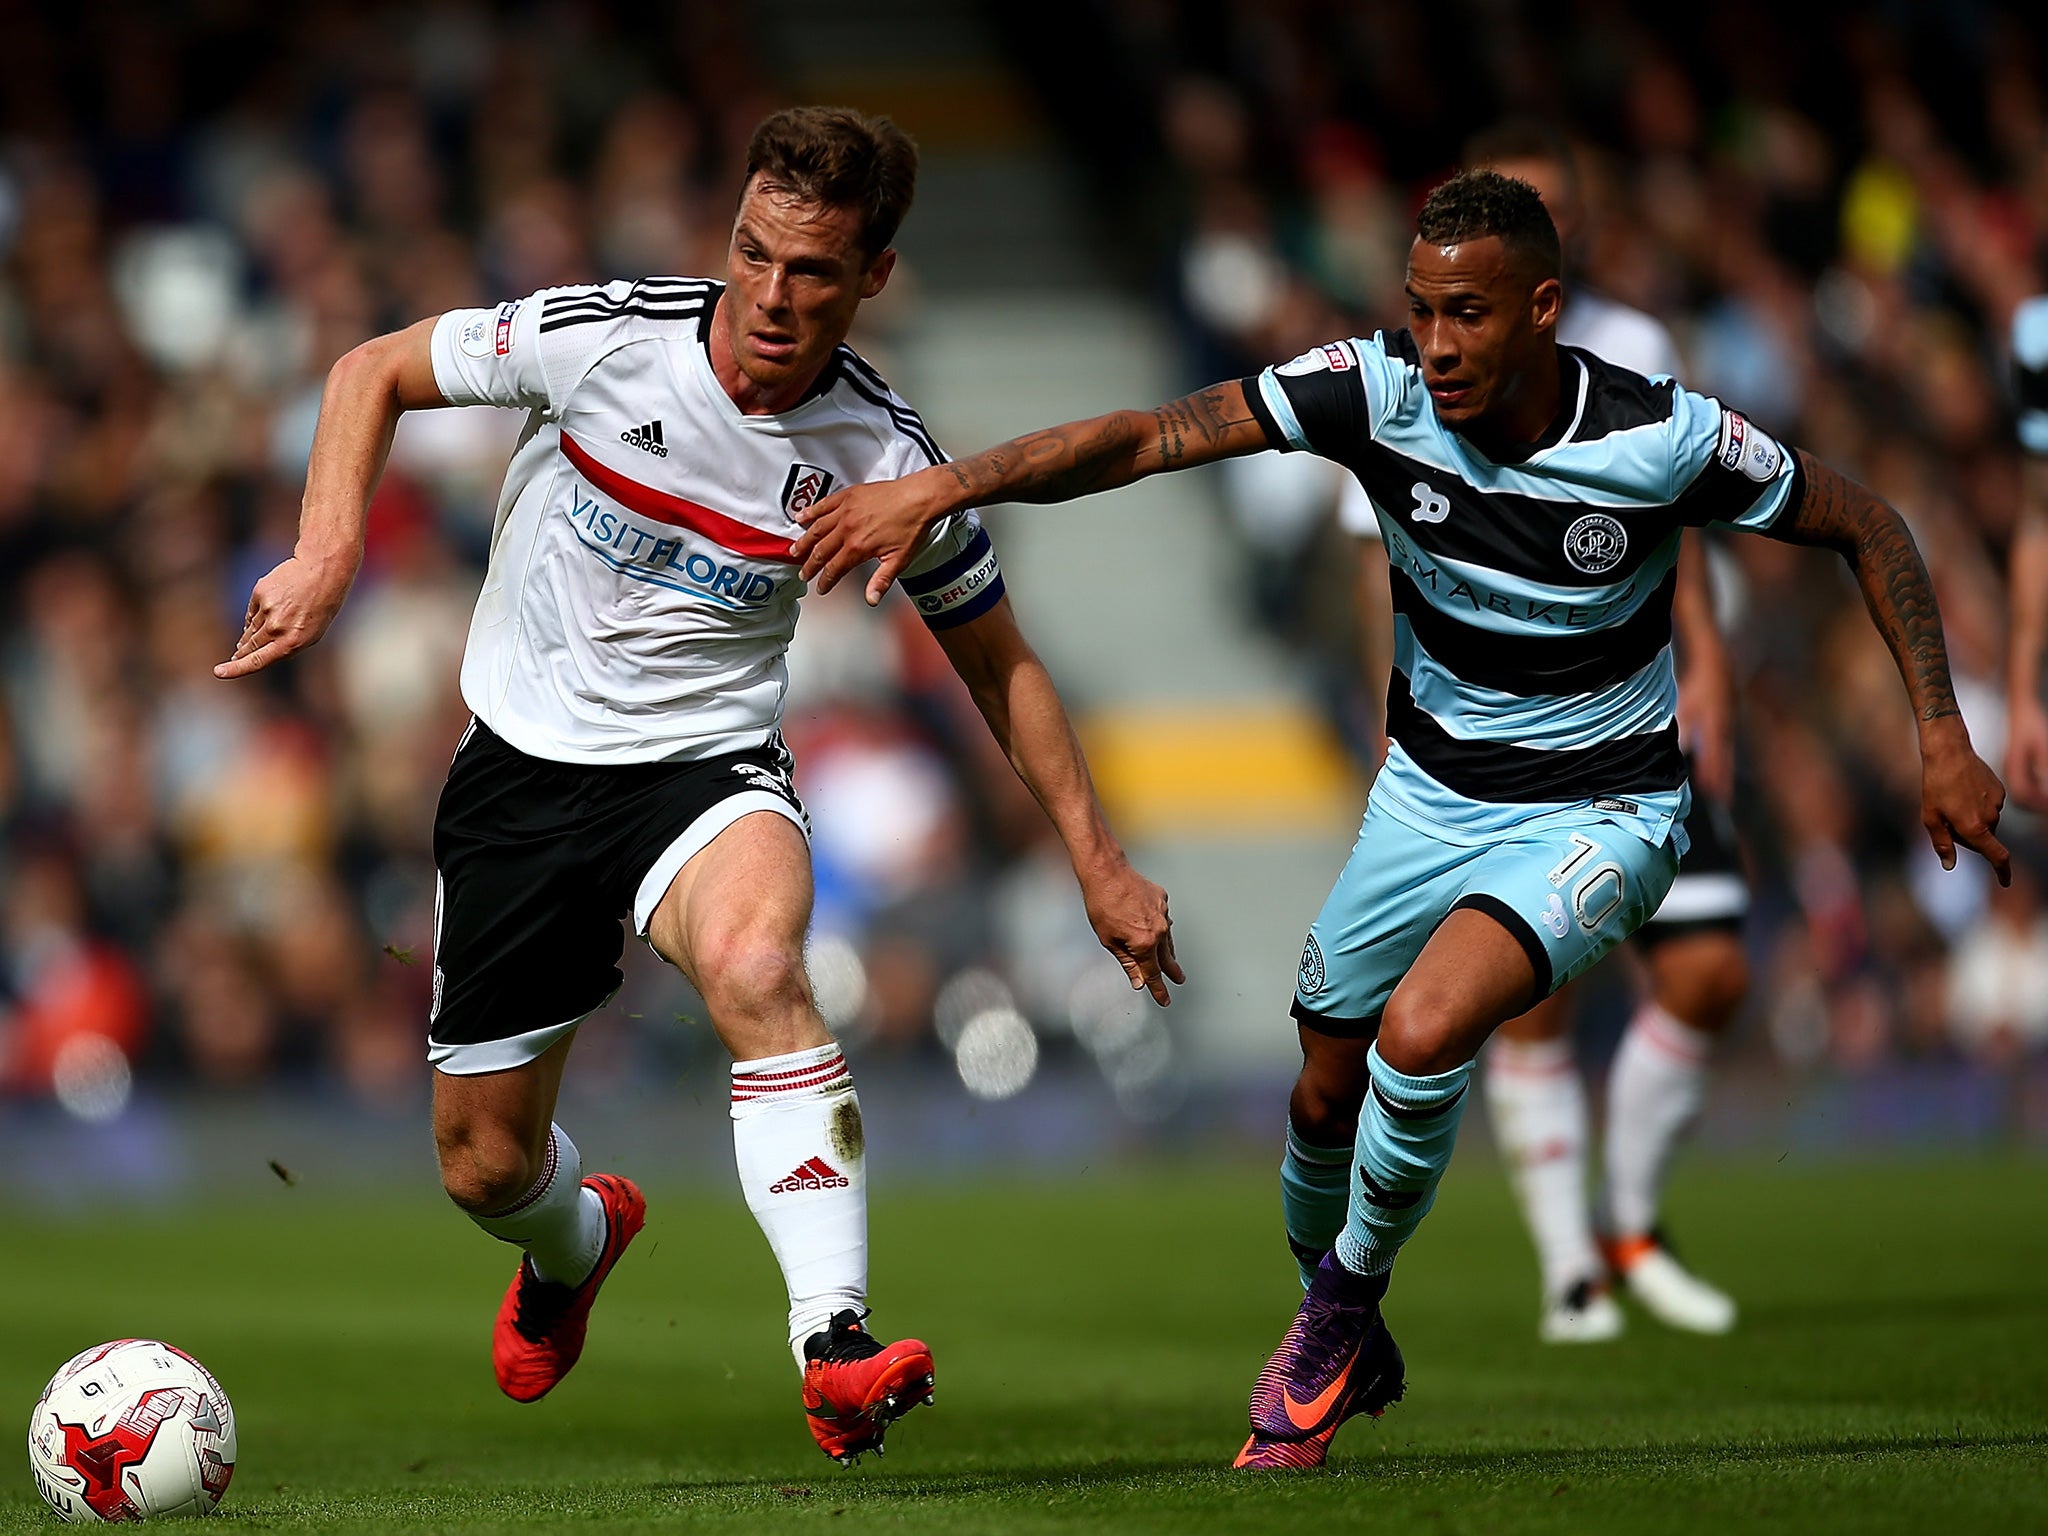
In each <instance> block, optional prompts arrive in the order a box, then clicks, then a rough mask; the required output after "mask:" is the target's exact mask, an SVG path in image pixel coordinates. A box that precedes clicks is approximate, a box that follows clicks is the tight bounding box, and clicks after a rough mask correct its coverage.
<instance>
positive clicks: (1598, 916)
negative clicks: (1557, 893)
mask: <svg viewBox="0 0 2048 1536" xmlns="http://www.w3.org/2000/svg"><path fill="white" fill-rule="evenodd" d="M1569 835H1570V839H1571V845H1572V851H1571V852H1570V853H1568V854H1566V855H1565V856H1564V857H1563V858H1562V859H1560V860H1558V862H1557V863H1556V864H1554V865H1552V866H1551V869H1550V875H1549V879H1550V884H1551V886H1552V887H1553V888H1554V889H1556V890H1563V889H1564V888H1565V886H1566V885H1571V886H1572V913H1573V915H1574V916H1575V917H1577V918H1578V920H1579V926H1580V927H1581V928H1583V929H1585V930H1586V932H1588V933H1592V932H1594V931H1596V930H1597V929H1598V928H1599V926H1600V925H1601V924H1602V923H1604V922H1606V921H1607V919H1608V918H1610V917H1612V916H1613V915H1614V909H1615V908H1616V907H1618V906H1620V905H1621V899H1622V897H1623V896H1624V895H1625V894H1626V892H1627V888H1628V877H1627V876H1626V875H1625V874H1624V873H1623V872H1622V868H1621V866H1620V865H1619V864H1617V863H1615V862H1614V860H1612V859H1601V860H1600V862H1598V863H1594V862H1593V861H1594V860H1596V859H1599V858H1600V853H1601V847H1600V845H1599V844H1598V843H1596V842H1594V841H1593V839H1592V838H1590V837H1588V836H1586V834H1585V833H1583V832H1573V833H1571V834H1569ZM1574 881H1576V883H1574Z"/></svg>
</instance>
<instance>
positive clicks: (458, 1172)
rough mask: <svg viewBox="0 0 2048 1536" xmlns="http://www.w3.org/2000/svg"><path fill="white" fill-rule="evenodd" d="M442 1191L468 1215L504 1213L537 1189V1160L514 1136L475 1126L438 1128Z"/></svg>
mask: <svg viewBox="0 0 2048 1536" xmlns="http://www.w3.org/2000/svg"><path fill="white" fill-rule="evenodd" d="M434 1142H435V1150H436V1152H437V1153H438V1154H439V1156H440V1161H441V1187H442V1188H443V1189H444V1190H446V1191H447V1192H448V1198H449V1199H450V1200H453V1201H454V1202H455V1203H456V1204H457V1205H459V1206H461V1207H462V1208H463V1209H464V1210H465V1211H471V1212H476V1213H488V1212H491V1211H502V1210H503V1209H505V1207H506V1206H508V1205H510V1204H512V1203H513V1202H514V1201H515V1200H517V1199H518V1198H519V1197H520V1196H521V1195H524V1194H525V1193H526V1192H527V1191H528V1190H529V1189H531V1188H533V1181H534V1179H535V1178H536V1177H538V1174H539V1170H538V1169H537V1168H536V1167H535V1162H536V1159H535V1158H534V1157H533V1156H532V1155H531V1154H530V1153H529V1152H528V1151H527V1149H526V1148H524V1147H522V1146H521V1145H520V1144H519V1141H518V1138H516V1137H514V1136H509V1135H504V1134H499V1133H493V1132H491V1131H486V1130H479V1129H478V1128H476V1127H473V1126H463V1127H456V1128H451V1129H448V1130H446V1131H444V1130H442V1129H441V1128H440V1127H436V1128H435V1133H434Z"/></svg>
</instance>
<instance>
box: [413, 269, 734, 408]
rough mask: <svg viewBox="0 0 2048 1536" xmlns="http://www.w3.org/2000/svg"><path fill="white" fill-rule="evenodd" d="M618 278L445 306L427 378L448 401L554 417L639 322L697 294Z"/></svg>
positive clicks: (690, 304)
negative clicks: (490, 304) (491, 303)
mask: <svg viewBox="0 0 2048 1536" xmlns="http://www.w3.org/2000/svg"><path fill="white" fill-rule="evenodd" d="M644 287H645V283H644V281H643V283H641V284H635V283H630V282H627V281H625V280H624V279H620V280H618V281H616V282H610V283H581V284H577V285H574V286H571V287H564V288H543V289H541V290H540V292H538V293H534V294H529V295H528V296H527V297H526V298H523V299H511V300H508V301H506V302H505V303H503V304H500V305H498V306H496V307H495V308H493V309H451V310H450V311H448V313H447V314H445V315H443V316H442V317H441V318H440V320H439V321H438V322H436V324H435V326H434V335H433V341H432V344H431V350H432V353H433V359H434V382H435V383H436V384H437V385H438V386H439V387H440V390H441V398H442V399H444V400H446V401H447V402H448V403H449V404H450V405H507V406H516V407H519V408H521V409H524V410H532V411H540V412H542V413H544V414H545V415H547V416H549V417H551V418H552V417H559V416H560V415H561V413H562V412H563V410H564V409H566V408H567V405H568V400H569V396H570V394H571V393H572V392H573V391H574V390H575V388H576V386H577V385H578V384H580V383H581V382H582V381H583V376H584V375H585V374H587V373H588V372H589V371H590V369H591V368H592V367H593V366H594V365H595V364H596V363H597V361H598V360H599V359H600V358H602V357H604V356H605V355H606V354H607V353H608V352H610V351H611V350H612V349H613V348H614V347H616V346H617V345H618V344H619V342H620V340H621V338H622V337H624V336H626V335H628V334H630V327H632V326H633V325H634V324H636V323H637V322H638V321H641V320H644V319H657V320H682V319H688V318H691V317H692V316H694V315H695V314H696V313H697V307H698V306H700V305H701V304H702V303H705V302H708V299H705V298H703V297H701V296H698V295H695V294H691V295H683V294H677V295H673V296H670V295H666V294H664V295H647V294H645V293H643V292H642V289H643V288H644Z"/></svg>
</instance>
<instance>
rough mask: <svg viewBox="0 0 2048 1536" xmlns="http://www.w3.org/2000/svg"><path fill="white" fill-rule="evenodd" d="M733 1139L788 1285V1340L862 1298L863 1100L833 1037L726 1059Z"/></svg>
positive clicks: (750, 1205)
mask: <svg viewBox="0 0 2048 1536" xmlns="http://www.w3.org/2000/svg"><path fill="white" fill-rule="evenodd" d="M732 1145H733V1154H734V1157H735V1160H736V1161H737V1162H738V1164H739V1172H740V1188H741V1189H742V1190H743V1191H744V1192H745V1193H746V1197H747V1209H749V1210H751V1211H752V1212H753V1213H754V1220H756V1221H757V1222H759V1223H760V1224H761V1231H762V1233H763V1234H764V1235H765V1236H766V1237H767V1239H768V1246H769V1247H770V1248H772V1249H773V1250H774V1251H775V1262H776V1263H778V1264H780V1265H781V1266H782V1278H783V1281H784V1282H785V1283H786V1284H787V1285H788V1287H789V1347H790V1351H791V1353H793V1354H794V1355H795V1356H796V1363H797V1369H798V1370H802V1369H803V1365H804V1355H803V1349H804V1340H806V1339H808V1338H809V1337H810V1336H811V1335H812V1334H814V1333H817V1332H819V1331H821V1330H822V1329H824V1328H825V1326H826V1325H827V1324H828V1323H830V1322H831V1320H832V1314H833V1313H835V1312H838V1311H842V1310H843V1309H845V1308H847V1307H853V1308H855V1309H860V1308H864V1307H865V1306H866V1305H867V1293H868V1176H867V1153H866V1138H865V1136H864V1134H863V1132H862V1128H861V1120H860V1100H859V1098H858V1097H856V1096H855V1094H854V1091H853V1078H852V1077H851V1076H850V1075H849V1074H848V1072H847V1070H846V1057H845V1056H844V1055H843V1054H842V1053H841V1052H840V1049H839V1047H838V1046H837V1045H836V1044H834V1045H821V1046H817V1047H815V1048H813V1049H811V1050H807V1051H791V1052H789V1053H788V1054H787V1055H783V1056H764V1057H762V1058H761V1059H760V1060H759V1061H736V1062H734V1063H733V1067H732Z"/></svg>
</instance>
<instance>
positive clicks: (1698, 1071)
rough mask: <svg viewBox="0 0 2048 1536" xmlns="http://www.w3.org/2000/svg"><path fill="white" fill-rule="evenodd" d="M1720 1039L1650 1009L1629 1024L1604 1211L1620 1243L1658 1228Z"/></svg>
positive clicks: (1614, 1091) (1611, 1095) (1612, 1082)
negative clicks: (1668, 1177) (1675, 1161)
mask: <svg viewBox="0 0 2048 1536" xmlns="http://www.w3.org/2000/svg"><path fill="white" fill-rule="evenodd" d="M1713 1055H1714V1037H1713V1036H1712V1035H1710V1034H1708V1033H1706V1032H1705V1031H1704V1030H1698V1029H1694V1028H1693V1027H1692V1026H1691V1025H1690V1024H1686V1023H1684V1022H1682V1021H1681V1020H1679V1019H1677V1018H1675V1017H1673V1016H1672V1015H1671V1014H1670V1013H1667V1012H1666V1011H1665V1010H1664V1009H1662V1008H1660V1007H1658V1006H1657V1004H1656V1003H1654V1002H1646V1003H1644V1004H1643V1006H1642V1007H1640V1008H1638V1009H1637V1010H1636V1014H1635V1017H1634V1018H1632V1019H1630V1020H1629V1024H1628V1032H1627V1033H1626V1034H1624V1035H1623V1036H1622V1037H1621V1049H1620V1050H1619V1051H1617V1052H1616V1053H1615V1056H1614V1070H1613V1071H1612V1072H1610V1073H1609V1074H1608V1077H1607V1169H1606V1173H1607V1183H1606V1192H1605V1208H1606V1212H1607V1219H1608V1221H1609V1222H1610V1223H1612V1225H1613V1228H1614V1235H1615V1236H1616V1237H1641V1236H1643V1235H1644V1234H1645V1233H1648V1232H1650V1231H1651V1230H1652V1229H1654V1228H1655V1227H1656V1225H1657V1207H1658V1205H1659V1203H1660V1202H1661V1201H1662V1199H1663V1195H1664V1175H1665V1173H1666V1171H1667V1170H1668V1169H1669V1168H1670V1166H1671V1154H1672V1152H1673V1151H1675V1150H1676V1149H1677V1146H1678V1140H1679V1138H1680V1137H1681V1136H1683V1135H1684V1134H1685V1131H1686V1128H1687V1127H1688V1126H1690V1125H1691V1124H1692V1122H1693V1120H1694V1118H1695V1117H1696V1116H1697V1115H1698V1114H1699V1112H1700V1105H1701V1103H1702V1102H1704V1101H1705V1099H1706V1096H1707V1072H1708V1070H1709V1067H1710V1065H1711V1063H1712V1060H1713Z"/></svg>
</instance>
